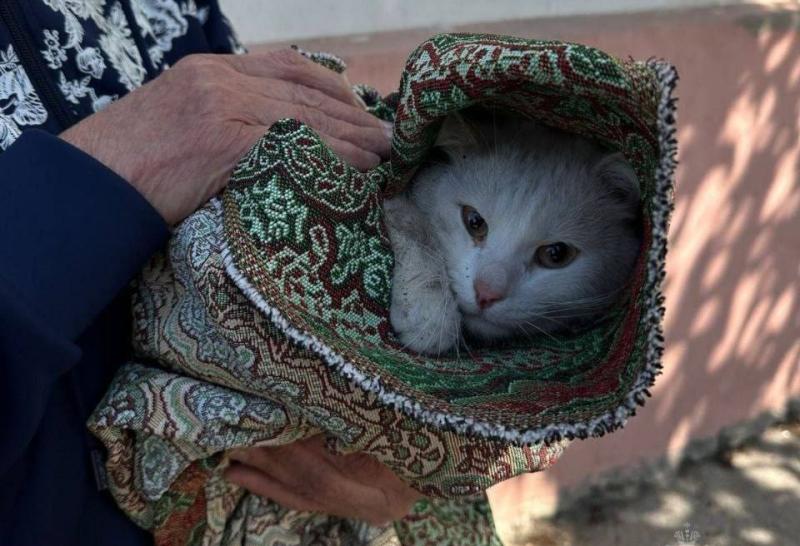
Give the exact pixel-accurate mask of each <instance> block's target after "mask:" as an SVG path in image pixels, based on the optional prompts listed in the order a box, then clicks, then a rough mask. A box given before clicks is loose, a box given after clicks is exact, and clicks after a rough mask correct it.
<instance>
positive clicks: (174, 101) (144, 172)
mask: <svg viewBox="0 0 800 546" xmlns="http://www.w3.org/2000/svg"><path fill="white" fill-rule="evenodd" d="M282 118H295V119H298V120H300V121H302V122H303V123H306V124H307V125H309V126H310V127H311V128H312V129H314V130H315V131H317V132H318V133H319V134H320V136H321V137H322V138H323V140H324V141H325V142H326V143H327V144H328V145H329V146H330V147H331V148H332V149H333V150H334V152H336V153H337V154H338V155H340V156H341V157H342V158H343V159H344V160H345V161H347V162H349V163H351V164H352V165H353V166H355V167H357V168H359V169H362V170H363V169H367V168H370V167H374V166H375V165H377V164H378V163H379V161H380V159H381V158H382V157H387V156H388V153H389V140H390V135H391V126H387V124H386V123H384V122H381V121H380V120H378V119H377V118H375V117H374V116H372V115H370V114H368V113H367V112H365V111H364V108H363V103H361V102H360V100H359V99H358V98H357V97H356V95H355V94H354V93H353V92H352V90H351V88H350V85H349V84H348V82H347V80H346V79H345V78H344V77H343V76H342V75H340V74H337V73H335V72H333V71H331V70H329V69H327V68H325V67H323V66H320V65H318V64H316V63H314V62H312V61H310V60H308V59H306V58H305V57H303V56H302V55H300V54H299V53H297V52H295V51H293V50H290V49H286V50H276V51H272V52H267V53H260V54H252V55H190V56H188V57H185V58H184V59H182V60H181V61H180V62H178V63H177V64H176V65H175V66H174V67H172V68H170V69H169V70H167V71H166V72H164V73H163V74H161V75H160V76H158V77H157V78H155V79H154V80H152V81H150V82H148V83H147V84H145V85H143V86H142V87H141V88H139V89H136V90H134V91H132V92H131V93H130V94H128V95H126V96H124V97H122V98H121V99H120V100H118V101H116V102H114V103H112V104H111V105H109V106H108V107H107V108H105V109H104V110H102V111H100V112H98V113H96V114H94V115H92V116H89V117H88V118H86V119H84V120H83V121H81V122H80V123H78V124H76V125H75V126H73V127H71V128H70V129H68V130H67V131H65V132H64V133H62V134H61V135H60V136H61V138H62V139H64V140H66V141H67V142H69V143H71V144H73V145H74V146H76V147H77V148H79V149H81V150H83V151H84V152H86V153H88V154H89V155H92V156H94V157H95V158H96V159H98V160H99V161H101V162H102V163H104V164H105V165H106V166H108V167H110V168H111V169H112V170H114V171H115V172H116V173H117V174H119V175H120V176H122V177H123V178H124V179H126V180H127V181H128V182H130V183H131V184H132V185H133V186H134V187H135V188H136V189H137V190H139V192H140V193H141V194H142V195H143V196H144V197H145V198H146V199H147V200H148V201H149V202H150V203H151V204H152V205H153V207H154V208H155V209H156V210H158V212H159V213H161V215H162V216H163V217H164V219H165V220H166V221H167V222H168V223H169V224H175V223H177V222H179V221H181V220H182V219H183V218H185V217H186V216H188V215H189V214H191V213H192V212H194V211H195V210H196V209H197V208H198V207H199V206H200V205H202V204H203V203H205V202H206V201H208V200H209V199H210V198H211V197H213V196H214V195H215V194H216V193H217V192H219V191H220V190H221V189H222V188H223V187H224V185H225V184H226V183H227V181H228V177H229V176H230V173H231V171H232V170H233V168H234V166H235V165H236V163H237V162H238V160H239V159H240V158H241V157H242V156H243V155H244V153H245V152H246V151H247V150H248V149H249V148H250V147H251V146H252V145H253V144H254V143H255V142H256V141H257V140H258V139H259V138H260V137H261V136H262V135H263V134H264V133H265V132H266V130H267V129H268V128H269V126H270V125H271V124H272V123H274V122H275V121H277V120H279V119H282Z"/></svg>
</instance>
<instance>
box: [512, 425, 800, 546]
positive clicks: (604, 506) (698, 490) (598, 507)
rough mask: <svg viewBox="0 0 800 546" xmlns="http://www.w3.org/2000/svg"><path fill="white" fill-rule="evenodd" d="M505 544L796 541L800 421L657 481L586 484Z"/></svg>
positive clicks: (777, 544) (783, 545) (697, 545)
mask: <svg viewBox="0 0 800 546" xmlns="http://www.w3.org/2000/svg"><path fill="white" fill-rule="evenodd" d="M507 542H508V546H584V545H588V546H612V545H614V546H673V545H683V546H688V545H693V546H738V545H770V546H800V424H798V423H784V424H778V425H774V426H772V427H770V428H768V429H767V430H766V431H765V432H764V433H763V434H761V435H760V436H759V437H758V438H757V439H756V440H753V441H751V442H749V443H747V444H745V445H743V446H741V447H739V448H737V449H736V450H734V451H729V452H723V453H719V454H718V455H717V456H716V457H715V458H713V459H709V460H704V461H701V462H696V463H687V464H685V465H684V466H683V467H682V468H680V469H679V470H678V473H677V476H675V478H674V479H670V480H666V481H665V483H664V484H662V485H643V486H635V487H633V488H628V491H626V492H625V493H621V492H620V491H616V490H606V491H604V490H599V491H593V492H592V495H591V496H590V497H589V498H583V499H580V500H578V501H576V502H574V503H572V504H571V506H570V507H569V508H568V509H563V510H560V511H559V512H558V513H557V514H556V515H555V516H553V517H551V518H548V519H541V520H535V521H534V522H532V524H531V526H530V527H529V530H528V532H526V533H519V532H518V533H516V536H514V538H513V540H512V541H507Z"/></svg>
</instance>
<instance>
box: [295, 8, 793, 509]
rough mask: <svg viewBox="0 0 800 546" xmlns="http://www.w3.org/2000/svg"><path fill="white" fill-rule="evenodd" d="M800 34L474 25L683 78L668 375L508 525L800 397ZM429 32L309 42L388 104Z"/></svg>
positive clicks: (781, 23) (670, 21)
mask: <svg viewBox="0 0 800 546" xmlns="http://www.w3.org/2000/svg"><path fill="white" fill-rule="evenodd" d="M799 24H800V15H798V13H797V12H796V11H795V10H791V11H788V12H775V11H773V10H770V9H766V8H757V9H723V10H703V11H691V12H680V13H669V14H661V15H655V14H651V15H615V16H603V17H591V18H571V19H558V20H549V21H539V22H537V21H518V22H514V23H504V24H476V25H469V26H468V27H466V28H467V29H469V30H485V31H492V32H501V33H509V34H518V35H523V36H529V37H538V38H559V39H568V40H573V41H579V42H584V43H587V44H591V45H595V46H598V47H600V48H602V49H604V50H606V51H609V52H611V53H614V54H617V55H619V56H627V55H631V56H633V57H635V58H639V59H646V58H648V57H650V56H658V57H664V58H666V59H669V60H670V61H671V62H673V63H674V64H675V65H676V66H677V67H678V69H679V72H680V75H681V80H680V83H679V86H678V91H677V95H678V96H679V108H678V111H679V131H678V140H679V144H680V151H679V159H680V167H679V169H678V172H677V190H676V209H675V215H674V220H673V223H672V228H671V235H670V253H669V257H668V276H667V280H666V295H667V316H666V336H667V350H666V354H665V365H664V374H663V375H662V376H661V377H660V378H659V379H658V381H657V384H656V387H655V389H654V390H653V395H654V396H653V398H652V399H650V400H649V401H648V404H647V406H646V407H645V408H642V409H641V410H640V412H639V414H638V415H637V416H636V417H634V418H633V419H632V420H631V421H630V423H629V424H628V426H627V427H626V429H624V430H623V431H620V432H617V433H614V434H612V435H610V436H607V437H605V438H602V439H593V440H587V441H578V442H576V443H575V444H574V445H573V446H572V447H571V448H570V449H568V451H567V452H566V454H565V455H564V456H563V458H562V459H561V460H560V461H559V462H558V464H556V465H555V467H553V468H552V469H550V470H548V471H546V472H543V473H540V474H532V475H528V476H522V477H519V478H516V479H514V480H511V481H509V482H506V483H504V484H501V485H500V486H498V487H496V488H495V489H494V490H493V491H492V492H491V493H492V501H493V503H494V505H495V511H496V515H497V516H498V518H499V519H500V520H503V521H506V522H508V521H513V520H515V519H522V518H524V517H525V514H526V513H529V512H530V510H531V509H541V508H542V506H545V505H547V504H548V503H550V502H552V500H553V499H554V498H555V495H556V493H557V492H558V490H559V489H562V488H565V487H572V486H575V485H576V484H578V483H579V482H581V481H582V480H585V479H587V478H590V477H591V476H593V475H597V474H598V473H599V472H602V471H605V470H608V469H611V468H614V467H618V466H622V465H631V464H633V463H636V462H638V461H641V460H642V459H643V458H644V459H653V458H656V457H659V456H662V455H664V454H667V455H669V456H675V455H677V454H678V453H679V452H680V451H681V449H682V448H683V447H684V446H685V445H686V443H687V442H688V441H689V440H690V439H692V438H702V437H707V436H712V435H714V434H716V433H717V432H718V431H719V430H720V428H722V427H723V426H726V425H729V424H732V423H736V422H739V421H741V420H743V419H746V418H748V417H753V416H755V415H757V414H758V413H760V412H761V411H762V410H765V409H769V408H780V407H781V406H783V404H784V403H785V401H786V400H787V399H788V398H789V397H790V396H800V335H799V334H800V283H799V282H798V281H799V280H800V181H799V179H798V173H800V121H799V120H800V35H798V25H799ZM429 34H430V31H419V32H404V33H388V34H383V35H380V36H376V37H372V38H371V39H369V40H367V41H364V40H349V39H338V40H322V41H316V42H303V43H302V44H301V45H303V46H305V47H307V48H311V49H315V48H321V49H326V50H329V51H336V52H339V53H340V54H342V55H343V56H344V57H345V58H346V59H348V60H349V63H350V71H349V72H350V79H351V81H354V82H357V81H363V82H367V83H372V84H374V85H376V86H377V87H378V88H380V89H381V90H382V91H384V92H387V91H390V90H392V89H394V87H395V85H396V80H397V76H398V74H399V73H400V70H401V68H402V63H403V60H404V58H405V55H406V54H407V52H408V51H410V49H411V48H412V47H413V46H414V45H416V44H417V43H418V42H420V41H421V40H423V39H424V38H425V37H427V35H429Z"/></svg>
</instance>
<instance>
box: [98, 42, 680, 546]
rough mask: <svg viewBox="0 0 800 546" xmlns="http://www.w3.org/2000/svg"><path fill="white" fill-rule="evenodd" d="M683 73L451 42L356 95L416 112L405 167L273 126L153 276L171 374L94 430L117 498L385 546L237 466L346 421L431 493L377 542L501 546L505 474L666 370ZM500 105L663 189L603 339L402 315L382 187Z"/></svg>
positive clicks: (147, 510)
mask: <svg viewBox="0 0 800 546" xmlns="http://www.w3.org/2000/svg"><path fill="white" fill-rule="evenodd" d="M334 68H335V66H334ZM670 74H672V72H670V70H668V69H667V68H665V67H664V66H661V65H653V64H649V65H645V64H640V63H635V62H633V61H630V62H624V63H623V62H621V61H618V60H616V59H613V58H611V57H608V56H607V55H605V54H603V53H601V52H598V51H596V50H592V49H590V48H586V47H583V46H579V45H575V44H563V43H557V42H537V41H529V40H522V39H518V38H508V37H499V36H486V35H440V36H436V37H434V38H432V39H431V40H429V41H427V42H425V43H424V44H422V45H421V46H420V47H419V48H418V49H417V50H416V51H415V52H413V53H412V55H411V57H410V58H409V60H408V62H407V64H406V70H405V72H404V74H403V78H402V81H401V88H400V92H399V94H397V95H394V96H392V97H388V98H387V99H386V100H382V99H380V98H379V97H377V95H376V94H375V93H374V91H371V90H369V89H368V88H366V87H363V86H361V87H359V88H358V90H359V91H360V92H361V94H362V97H363V98H364V100H365V102H366V103H367V104H368V105H369V110H370V111H371V112H373V113H374V114H376V115H379V116H381V117H385V118H388V119H393V120H394V122H395V136H394V142H393V150H392V158H391V161H389V162H387V163H385V164H383V165H381V166H379V167H377V168H375V169H373V170H372V171H369V172H367V173H360V172H358V171H356V170H354V169H351V168H350V167H348V166H347V165H345V164H344V163H342V162H341V161H339V160H338V159H337V157H336V156H335V155H334V154H333V153H332V152H331V151H330V150H329V149H328V148H327V147H326V146H325V145H324V144H323V143H322V141H321V140H320V139H319V137H318V136H317V135H316V134H315V133H314V132H313V131H311V130H310V129H309V128H307V127H305V126H304V125H302V124H300V123H299V122H296V121H293V120H283V121H281V122H278V123H276V124H275V125H273V126H272V127H271V129H270V131H269V132H268V133H267V135H265V136H264V138H262V139H261V141H259V142H258V143H257V144H256V145H255V146H254V147H253V149H252V150H251V151H250V152H249V153H248V154H247V155H246V157H244V158H243V159H242V160H241V162H240V163H239V165H238V167H237V168H236V170H235V172H234V174H233V176H232V180H231V183H230V185H229V187H228V189H227V190H226V191H225V192H224V193H223V195H222V198H221V199H218V200H215V201H213V202H212V203H209V204H208V205H206V206H205V207H204V208H203V209H201V210H200V211H199V212H197V213H196V214H194V215H193V216H191V217H190V218H188V219H187V220H186V221H185V222H184V223H183V224H181V225H180V226H179V227H178V229H177V230H176V232H175V233H174V236H173V238H172V239H171V241H170V245H169V249H168V254H167V255H164V256H159V257H156V258H155V259H154V260H153V261H152V262H151V263H150V264H149V265H148V266H147V268H146V269H145V270H144V271H143V273H142V275H141V277H140V279H139V281H138V285H137V290H136V296H135V301H134V331H133V342H134V345H135V348H136V352H137V360H138V361H139V362H157V363H158V365H159V366H158V367H149V366H145V365H143V364H137V363H131V364H128V365H127V366H126V367H124V368H123V369H122V370H121V371H120V372H119V373H118V375H117V377H116V378H115V380H114V383H113V384H112V386H111V388H110V390H109V392H108V393H107V395H106V398H105V399H104V400H103V402H101V404H100V406H99V407H98V408H97V409H96V410H95V413H94V415H93V416H92V417H91V419H90V422H89V426H90V429H91V430H92V431H93V432H94V433H95V434H96V435H97V436H98V438H100V439H101V440H102V442H103V443H104V444H105V445H106V447H107V448H108V451H109V460H108V463H107V468H108V472H109V484H110V488H111V491H112V493H113V495H114V497H115V498H116V500H117V502H118V504H119V505H120V506H121V507H122V508H123V509H124V510H125V511H126V512H127V513H128V514H129V515H130V516H131V517H132V518H133V519H134V520H136V521H137V523H139V524H140V525H142V526H143V527H145V528H148V529H151V530H152V531H153V533H154V535H155V537H156V542H157V543H158V544H208V545H221V544H228V543H232V542H235V543H241V544H270V545H271V544H285V543H297V544H300V543H309V542H307V541H308V540H311V542H313V543H320V544H350V543H363V542H364V540H363V539H364V536H363V534H362V533H363V532H365V531H364V529H363V528H361V529H357V526H355V525H354V524H352V522H344V521H341V520H337V519H336V518H326V517H320V516H312V515H309V514H297V513H294V512H292V511H290V510H285V509H283V508H281V507H279V506H276V505H274V504H273V503H270V502H267V501H264V500H262V499H258V498H255V497H253V496H252V495H249V494H247V493H246V492H244V491H242V490H240V489H238V488H236V487H235V486H232V485H230V484H227V483H225V482H224V481H223V480H222V479H221V478H220V473H221V471H222V470H223V469H224V468H225V466H226V464H227V460H226V457H225V451H226V450H228V449H232V448H236V447H240V446H249V445H253V444H256V443H259V444H270V445H280V444H284V443H287V442H291V441H294V440H296V439H298V438H304V437H308V436H310V435H314V434H324V435H325V436H326V437H327V438H328V445H329V446H330V447H331V449H334V450H336V451H339V452H344V453H347V452H353V451H359V452H365V453H368V454H371V455H373V456H375V457H376V458H377V459H378V460H380V461H381V462H383V463H384V464H386V465H387V466H388V467H389V468H391V469H392V470H393V471H394V472H395V473H396V474H397V475H398V476H400V477H401V478H402V479H403V480H405V481H406V482H407V483H409V484H411V485H412V486H414V487H415V488H417V489H418V490H420V491H421V492H423V493H424V494H425V495H426V496H427V497H428V498H429V500H426V501H423V502H420V503H418V504H417V506H416V507H415V508H414V510H413V511H412V513H411V514H409V515H408V516H407V517H406V518H404V519H402V520H401V521H399V522H396V523H395V525H394V526H393V529H390V530H376V529H373V530H368V532H367V534H370V533H372V534H373V535H374V536H380V537H382V538H381V540H383V539H385V538H386V537H387V536H389V537H390V538H389V540H392V541H396V542H397V543H399V544H405V545H410V544H478V545H481V544H486V545H490V544H491V545H494V544H499V541H498V539H497V537H496V534H495V532H494V526H493V522H492V518H491V513H490V511H489V509H488V505H487V502H486V497H485V494H484V493H483V492H484V491H485V489H486V488H488V487H489V486H491V485H493V484H495V483H498V482H500V481H502V480H505V479H508V478H510V477H513V476H516V475H518V474H520V473H523V472H532V471H538V470H542V469H544V468H546V467H547V466H549V465H550V464H552V463H553V462H555V460H556V459H557V458H558V457H559V456H560V454H561V453H562V451H563V449H564V447H565V445H566V439H562V438H563V437H569V438H572V437H574V436H580V437H585V436H587V435H589V434H602V433H603V432H606V431H609V430H613V429H614V428H616V427H618V426H620V425H621V424H622V423H623V422H624V420H625V418H627V416H628V415H629V414H630V413H632V410H633V408H634V407H635V404H636V403H637V402H639V401H640V400H639V398H640V397H641V396H642V393H643V392H646V388H647V387H648V386H649V385H650V384H651V383H652V379H653V376H654V375H655V374H656V373H658V357H659V356H660V337H659V336H660V320H661V313H662V309H661V307H660V304H661V300H660V292H659V286H660V279H661V276H663V254H664V250H665V247H664V246H663V245H664V244H665V238H664V231H665V229H666V221H667V219H668V216H669V204H670V198H671V193H670V190H671V186H670V184H671V171H670V166H671V163H670V161H671V157H672V156H671V154H672V153H673V151H674V150H673V148H672V146H671V144H672V143H671V140H670V138H671V133H670V129H669V124H668V123H667V125H663V123H664V122H665V120H668V118H669V116H671V115H672V109H671V103H670V102H669V100H666V102H665V99H668V98H669V92H670V91H671V88H670V86H669V82H670V81H671V80H669V79H668V77H667V76H669V75H670ZM665 78H667V79H665ZM480 101H483V102H493V103H496V104H499V105H501V106H503V107H506V108H509V109H511V110H514V111H516V112H518V113H519V114H520V115H524V116H529V117H532V118H537V119H541V120H543V121H546V122H547V123H551V124H554V125H557V126H559V127H562V128H564V129H567V130H573V131H576V132H579V133H582V134H588V135H592V136H595V137H596V138H598V139H600V140H601V141H602V142H604V143H605V144H606V145H608V146H609V147H611V148H613V149H618V150H621V151H622V152H623V153H624V154H625V155H626V156H627V157H628V159H629V160H630V161H631V163H632V164H633V165H634V167H635V168H636V170H637V173H638V174H639V178H640V182H641V184H642V192H643V195H645V196H646V199H645V200H644V201H643V208H644V212H645V215H646V217H647V218H648V220H649V222H647V223H646V226H645V229H646V230H647V231H646V237H645V239H646V242H645V248H644V252H643V253H642V259H641V262H640V264H639V266H638V268H637V271H636V274H635V276H634V278H633V279H632V281H631V286H630V291H629V293H628V295H627V296H626V298H625V299H624V300H623V301H621V302H620V305H619V307H618V308H617V309H616V310H615V312H614V313H613V314H612V316H611V317H610V318H609V320H608V322H607V323H605V324H604V325H602V327H600V328H598V329H596V330H594V331H592V332H589V333H587V334H583V335H580V336H576V337H570V338H566V337H565V338H562V339H557V340H549V339H543V340H540V341H537V342H536V343H535V344H533V345H524V346H522V345H520V346H516V347H511V348H506V349H493V350H484V351H479V352H476V353H474V354H471V355H470V358H468V359H467V358H463V359H458V360H457V359H452V358H442V359H430V358H422V357H420V356H418V355H413V354H408V353H405V352H403V351H402V350H401V348H400V347H399V346H398V344H397V343H396V342H395V341H394V339H393V337H392V332H391V328H390V327H389V322H388V304H389V291H390V286H391V271H392V254H391V250H390V248H389V245H388V239H387V237H386V233H385V228H384V225H383V222H382V215H381V199H382V197H383V196H385V195H387V194H391V193H393V192H397V191H400V190H401V189H402V188H403V187H404V184H405V183H407V181H408V179H409V177H410V176H411V175H412V174H413V171H414V168H415V166H416V165H417V164H418V162H419V160H420V158H422V157H424V155H425V153H426V152H427V150H428V148H429V147H430V145H431V143H432V142H433V140H434V138H435V135H436V131H437V129H438V126H439V123H440V122H441V119H442V117H443V116H445V115H446V114H447V113H448V112H450V111H454V110H458V109H461V108H464V107H466V106H468V105H470V104H474V103H476V102H480ZM386 533H388V535H387V534H386ZM309 537H311V538H309ZM315 540H318V542H314V541H315Z"/></svg>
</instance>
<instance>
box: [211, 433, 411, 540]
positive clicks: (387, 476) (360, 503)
mask: <svg viewBox="0 0 800 546" xmlns="http://www.w3.org/2000/svg"><path fill="white" fill-rule="evenodd" d="M230 458H231V461H232V462H233V463H232V465H231V466H230V467H228V468H227V469H226V470H225V478H226V479H227V480H228V481H230V482H232V483H235V484H237V485H240V486H241V487H244V488H245V489H247V490H249V491H250V492H252V493H255V494H257V495H261V496H263V497H266V498H269V499H271V500H273V501H275V502H277V503H278V504H280V505H282V506H285V507H287V508H291V509H293V510H300V511H306V512H321V513H324V514H329V515H333V516H339V517H343V518H351V519H358V520H361V521H366V522H367V523H369V524H371V525H376V526H383V525H387V524H389V523H390V522H392V521H394V520H397V519H400V518H402V517H403V516H405V515H407V514H408V513H409V512H410V511H411V508H412V506H413V505H414V503H415V502H416V501H417V500H419V499H420V498H421V497H422V495H421V494H420V493H419V492H418V491H416V490H414V489H412V488H411V487H409V486H408V485H406V484H405V483H404V482H402V481H401V480H400V478H398V477H397V476H395V475H394V474H393V473H392V471H391V470H389V469H388V468H387V467H385V466H384V465H383V464H381V463H379V462H378V461H377V460H376V459H374V458H373V457H370V456H369V455H366V454H363V453H357V454H352V455H334V454H332V453H331V452H330V451H329V450H328V449H327V448H326V447H325V444H324V440H323V437H322V436H314V437H312V438H307V439H305V440H301V441H298V442H295V443H293V444H288V445H285V446H279V447H251V448H247V449H241V450H236V451H233V452H232V453H231V454H230Z"/></svg>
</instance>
